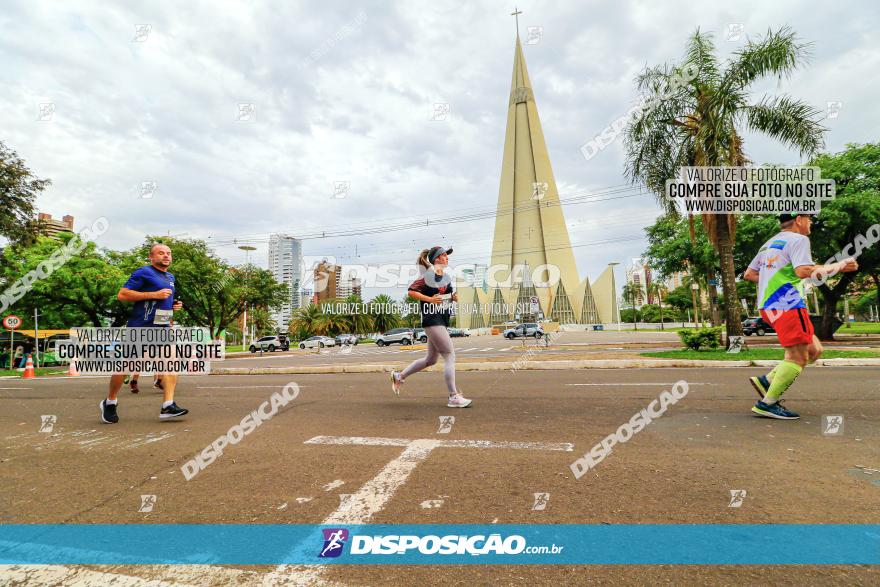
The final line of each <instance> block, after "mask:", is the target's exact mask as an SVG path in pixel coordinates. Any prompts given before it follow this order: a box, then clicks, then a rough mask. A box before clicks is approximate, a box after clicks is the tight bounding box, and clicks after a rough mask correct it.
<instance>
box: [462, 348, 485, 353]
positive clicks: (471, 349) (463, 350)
mask: <svg viewBox="0 0 880 587" xmlns="http://www.w3.org/2000/svg"><path fill="white" fill-rule="evenodd" d="M478 348H480V347H472V348H469V349H461V352H463V353H467V352H470V351H475V350H477V349H478Z"/></svg>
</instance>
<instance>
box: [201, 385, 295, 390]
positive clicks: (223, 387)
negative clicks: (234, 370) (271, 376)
mask: <svg viewBox="0 0 880 587" xmlns="http://www.w3.org/2000/svg"><path fill="white" fill-rule="evenodd" d="M283 387H284V386H283V385H198V386H196V389H282V388H283ZM299 387H300V388H302V387H308V385H300V386H299Z"/></svg>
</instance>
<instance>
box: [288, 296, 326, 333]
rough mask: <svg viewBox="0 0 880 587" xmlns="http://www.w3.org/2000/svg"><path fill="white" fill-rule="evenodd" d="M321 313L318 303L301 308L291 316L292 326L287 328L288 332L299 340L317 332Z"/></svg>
mask: <svg viewBox="0 0 880 587" xmlns="http://www.w3.org/2000/svg"><path fill="white" fill-rule="evenodd" d="M321 314H322V311H321V307H320V306H318V305H317V304H310V305H308V306H306V307H304V308H299V309H298V310H297V311H296V312H294V313H293V316H291V317H290V326H288V328H287V330H288V332H290V334H291V336H293V337H295V338H296V339H298V340H299V339H303V338H308V337H310V336H313V335H315V334H317V333H318V322H319V320H320V319H321Z"/></svg>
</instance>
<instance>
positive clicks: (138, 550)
mask: <svg viewBox="0 0 880 587" xmlns="http://www.w3.org/2000/svg"><path fill="white" fill-rule="evenodd" d="M0 564H53V565H55V564H64V565H70V564H79V565H110V564H113V565H116V564H132V565H137V564H165V565H178V564H212V565H216V564H225V565H263V564H271V565H278V564H368V565H373V564H395V565H427V564H430V565H436V564H454V565H461V564H481V565H485V564H494V565H510V564H514V565H522V564H527V565H535V564H541V565H546V564H560V565H765V564H774V565H780V564H787V565H807V564H810V565H849V564H863V565H877V564H880V525H876V524H875V525H867V524H866V525H859V524H847V525H842V524H841V525H837V524H774V525H763V524H748V525H745V524H743V525H724V524H694V525H684V524H681V525H680V524H627V525H623V524H622V525H494V524H493V525H476V524H474V525H470V524H468V525H427V524H418V525H382V524H374V525H362V526H338V527H330V526H314V525H260V524H247V525H236V524H210V525H207V524H205V525H201V524H195V525H190V524H143V525H101V524H94V525H92V524H81V525H62V524H58V525H39V524H27V525H0Z"/></svg>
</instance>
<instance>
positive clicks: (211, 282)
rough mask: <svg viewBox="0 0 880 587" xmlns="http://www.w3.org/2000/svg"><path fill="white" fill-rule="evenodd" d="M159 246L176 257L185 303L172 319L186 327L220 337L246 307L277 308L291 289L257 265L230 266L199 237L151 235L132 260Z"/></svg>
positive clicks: (178, 282) (175, 269)
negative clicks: (154, 245) (204, 330)
mask: <svg viewBox="0 0 880 587" xmlns="http://www.w3.org/2000/svg"><path fill="white" fill-rule="evenodd" d="M155 243H163V244H166V245H168V246H169V247H170V248H171V253H172V255H173V257H174V260H173V262H172V264H171V269H170V270H171V273H173V274H174V276H175V278H176V287H177V297H178V299H180V300H181V301H182V302H183V309H182V310H181V311H180V312H175V316H174V320H175V322H178V323H180V324H182V325H185V326H201V327H204V328H210V329H211V336H212V337H216V336H219V334H220V332H222V331H223V330H225V329H226V328H227V327H229V325H230V324H232V323H233V322H234V321H236V320H238V319H239V317H240V316H242V314H244V310H245V307H248V308H249V309H251V310H253V309H254V308H264V309H275V308H277V307H278V306H280V305H281V304H283V303H284V302H285V301H286V299H287V294H288V290H287V286H286V285H284V284H282V283H278V282H277V281H275V278H274V277H273V276H272V273H271V272H269V271H267V270H265V269H260V268H258V267H255V266H253V265H245V266H242V267H231V266H230V265H228V264H227V263H225V262H224V261H223V260H222V259H220V258H219V257H217V256H216V255H215V254H214V253H213V252H212V251H211V250H210V249H209V248H208V245H207V243H205V242H204V241H202V240H198V239H176V238H173V237H165V236H155V237H151V236H148V237H147V238H146V239H145V241H144V244H143V245H141V246H140V247H138V248H136V249H135V250H134V251H131V253H130V254H129V259H128V262H129V263H130V264H134V263H135V262H137V261H138V260H142V259H146V258H147V257H148V255H149V252H150V247H151V246H152V245H153V244H155ZM121 285H122V283H119V286H121ZM119 286H117V287H119ZM114 296H115V292H114ZM248 322H250V315H249V316H248Z"/></svg>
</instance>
